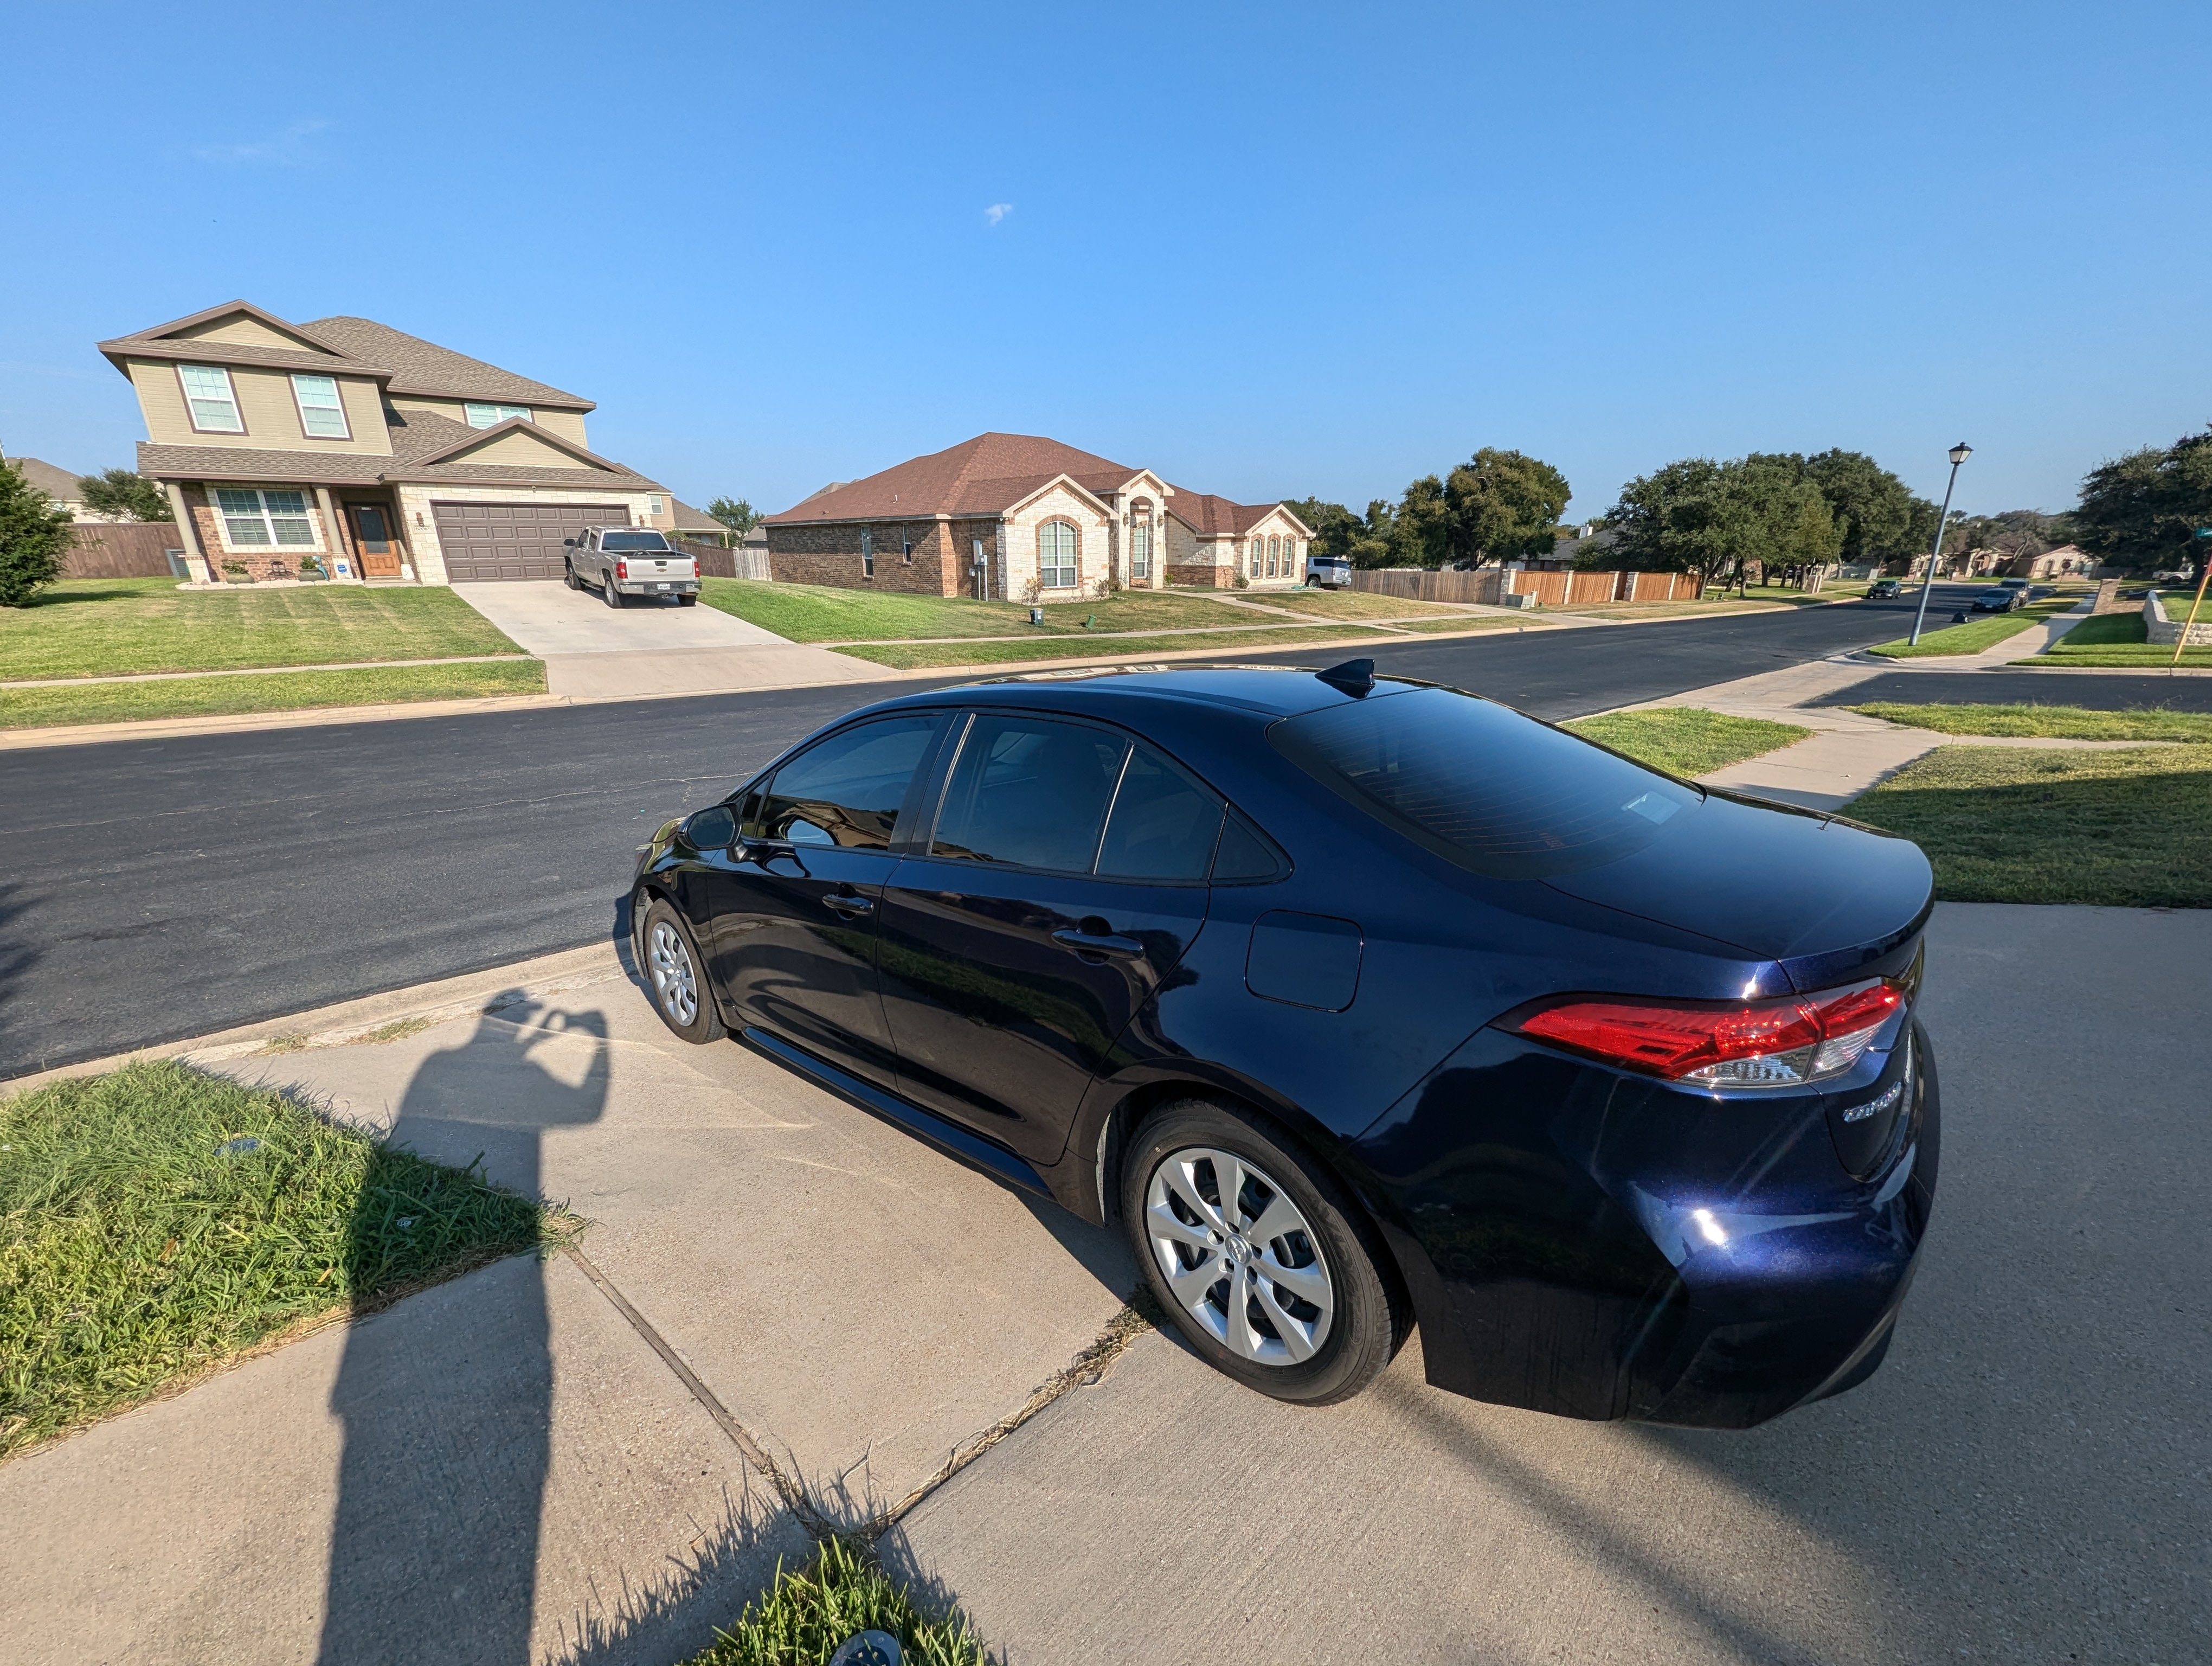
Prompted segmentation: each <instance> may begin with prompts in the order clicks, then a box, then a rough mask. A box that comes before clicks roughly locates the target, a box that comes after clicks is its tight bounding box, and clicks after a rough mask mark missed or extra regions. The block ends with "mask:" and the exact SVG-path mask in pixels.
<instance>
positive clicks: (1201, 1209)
mask: <svg viewBox="0 0 2212 1666" xmlns="http://www.w3.org/2000/svg"><path fill="white" fill-rule="evenodd" d="M1224 1161H1226V1162H1228V1163H1232V1164H1235V1165H1236V1167H1237V1170H1238V1174H1237V1178H1239V1179H1240V1180H1241V1181H1242V1184H1240V1185H1239V1186H1238V1188H1237V1195H1238V1203H1239V1208H1238V1211H1237V1213H1238V1219H1237V1222H1236V1225H1237V1229H1238V1230H1237V1231H1235V1232H1233V1233H1228V1234H1225V1233H1224V1232H1223V1231H1221V1230H1220V1229H1221V1227H1222V1226H1223V1225H1224V1224H1225V1217H1224V1216H1223V1214H1222V1213H1221V1210H1220V1199H1219V1193H1220V1189H1221V1182H1222V1176H1221V1173H1220V1167H1221V1165H1222V1164H1223V1163H1224ZM1209 1193H1210V1194H1211V1195H1209ZM1285 1206H1287V1207H1285ZM1255 1211H1256V1213H1255ZM1271 1216H1272V1217H1273V1220H1274V1224H1275V1225H1276V1226H1277V1227H1278V1228H1279V1230H1278V1231H1273V1232H1270V1233H1269V1234H1268V1236H1267V1237H1266V1238H1265V1239H1257V1238H1256V1235H1255V1237H1246V1236H1245V1234H1246V1233H1247V1232H1249V1231H1251V1230H1252V1229H1254V1228H1260V1229H1261V1230H1265V1228H1266V1225H1267V1221H1268V1219H1269V1217H1271ZM1121 1219H1122V1223H1123V1225H1124V1226H1125V1227H1126V1228H1127V1231H1128V1235H1129V1244H1130V1248H1131V1249H1133V1251H1134V1253H1135V1255H1136V1257H1137V1261H1138V1263H1139V1265H1140V1266H1141V1267H1142V1268H1144V1272H1145V1280H1146V1284H1147V1286H1149V1287H1150V1288H1151V1290H1152V1296H1153V1298H1154V1299H1155V1300H1157V1301H1158V1303H1159V1304H1160V1305H1161V1307H1162V1308H1163V1309H1164V1310H1166V1312H1167V1313H1168V1315H1169V1316H1170V1318H1171V1319H1172V1320H1173V1321H1174V1322H1175V1325H1176V1329H1177V1330H1178V1331H1180V1332H1181V1333H1182V1336H1183V1339H1184V1341H1187V1342H1188V1344H1189V1345H1190V1347H1192V1349H1193V1350H1194V1351H1195V1352H1196V1353H1197V1354H1198V1355H1199V1357H1200V1359H1204V1360H1205V1361H1206V1363H1207V1364H1208V1365H1212V1366H1213V1368H1214V1369H1215V1370H1217V1371H1220V1372H1222V1373H1223V1374H1224V1375H1225V1376H1228V1377H1234V1378H1235V1379H1236V1380H1237V1382H1239V1383H1243V1384H1244V1385H1245V1387H1247V1388H1249V1389H1257V1390H1258V1391H1259V1392H1260V1393H1261V1394H1264V1395H1269V1396H1271V1397H1273V1398H1274V1399H1277V1400H1284V1401H1288V1402H1291V1403H1293V1404H1296V1405H1304V1406H1328V1405H1333V1404H1334V1403H1336V1402H1339V1401H1343V1400H1349V1399H1351V1398H1352V1396H1353V1395H1356V1394H1358V1393H1359V1392H1360V1390H1362V1389H1364V1388H1366V1386H1367V1385H1368V1384H1369V1383H1372V1382H1373V1381H1374V1380H1375V1378H1376V1377H1377V1376H1379V1375H1380V1374H1381V1373H1382V1371H1383V1367H1384V1366H1386V1365H1389V1363H1390V1359H1391V1357H1392V1356H1393V1355H1394V1354H1395V1353H1397V1351H1398V1346H1399V1344H1400V1343H1401V1342H1402V1341H1404V1340H1405V1337H1406V1334H1407V1329H1408V1328H1409V1320H1410V1314H1409V1310H1408V1308H1407V1303H1406V1300H1405V1298H1404V1297H1403V1295H1402V1294H1401V1292H1399V1291H1398V1289H1397V1288H1396V1286H1395V1280H1394V1279H1393V1278H1392V1277H1391V1276H1390V1274H1389V1271H1388V1270H1387V1269H1389V1265H1390V1263H1389V1252H1388V1251H1387V1250H1385V1249H1383V1244H1382V1242H1381V1239H1380V1237H1378V1235H1377V1234H1376V1231H1375V1229H1374V1226H1373V1225H1372V1224H1371V1223H1370V1221H1369V1220H1368V1219H1367V1216H1366V1214H1365V1213H1364V1211H1363V1210H1362V1209H1361V1208H1360V1207H1359V1205H1358V1203H1357V1202H1356V1201H1353V1199H1352V1195H1351V1194H1350V1193H1349V1192H1348V1191H1347V1190H1346V1189H1345V1187H1344V1186H1343V1184H1342V1183H1340V1181H1338V1180H1337V1178H1336V1177H1334V1175H1332V1174H1331V1173H1329V1171H1328V1170H1327V1169H1326V1168H1324V1167H1323V1166H1322V1164H1319V1163H1317V1162H1316V1161H1315V1160H1314V1159H1313V1158H1310V1157H1309V1156H1307V1155H1306V1154H1305V1153H1304V1152H1302V1151H1300V1150H1299V1149H1298V1148H1297V1145H1296V1143H1295V1142H1294V1141H1293V1140H1291V1138H1290V1137H1289V1136H1288V1134H1285V1133H1284V1132H1283V1131H1282V1130H1281V1129H1279V1128H1277V1127H1276V1126H1275V1125H1273V1123H1271V1122H1268V1121H1267V1120H1266V1119H1264V1118H1262V1117H1261V1116H1256V1115H1255V1114H1252V1113H1250V1112H1247V1111H1243V1110H1233V1109H1231V1108H1230V1107H1228V1106H1225V1105H1220V1104H1213V1103H1212V1102H1211V1101H1209V1100H1204V1099H1184V1100H1178V1101H1176V1102H1175V1103H1173V1104H1167V1105H1164V1106H1163V1107H1161V1109H1160V1110H1158V1112H1156V1113H1155V1114H1154V1115H1152V1116H1150V1117H1148V1118H1147V1119H1146V1121H1145V1122H1143V1123H1142V1124H1141V1125H1140V1126H1139V1128H1137V1130H1136V1131H1135V1133H1134V1134H1133V1135H1132V1136H1131V1137H1130V1141H1129V1146H1128V1150H1127V1155H1126V1157H1125V1158H1124V1161H1123V1163H1122V1165H1121ZM1171 1258H1172V1260H1173V1262H1174V1264H1175V1266H1176V1269H1177V1271H1176V1274H1175V1275H1173V1276H1171V1275H1170V1271H1169V1266H1170V1259H1171ZM1209 1271H1214V1272H1218V1273H1219V1274H1221V1276H1220V1277H1219V1278H1218V1279H1216V1280H1212V1281H1211V1282H1205V1283H1201V1280H1204V1279H1205V1275H1206V1273H1207V1272H1209ZM1255 1274H1256V1276H1255ZM1283 1274H1291V1275H1293V1276H1291V1277H1283V1276H1281V1275H1283ZM1238 1294H1241V1295H1242V1296H1243V1314H1242V1316H1241V1322H1237V1321H1233V1320H1232V1319H1231V1316H1230V1306H1231V1300H1232V1298H1233V1297H1235V1296H1236V1295H1238Z"/></svg>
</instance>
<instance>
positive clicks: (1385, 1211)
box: [632, 660, 1937, 1427]
mask: <svg viewBox="0 0 2212 1666" xmlns="http://www.w3.org/2000/svg"><path fill="white" fill-rule="evenodd" d="M1930 885H1931V879H1930V874H1929V866H1928V863H1927V860H1926V859H1925V858H1924V857H1923V856H1922V854H1920V851H1919V850H1918V848H1916V847H1915V846H1913V845H1912V844H1911V843H1909V842H1905V841H1904V840H1902V839H1897V838H1893V837H1890V836H1887V835H1885V834H1882V833H1880V832H1877V831H1875V830H1872V829H1870V828H1864V827H1860V826H1857V825H1855V824H1852V823H1850V822H1847V821H1843V820H1840V819H1838V818H1835V817H1832V816H1826V815H1820V814H1816V813H1813V812H1805V811H1799V810H1792V809H1786V808H1782V807H1778V806H1773V805H1768V804H1763V803H1760V802H1758V801H1756V800H1749V799H1745V798H1741V797H1739V796H1736V795H1735V794H1732V793H1726V792H1723V791H1720V790H1717V789H1715V788H1711V787H1696V786H1692V785H1690V784H1688V783H1686V782H1684V781H1678V780H1676V779H1674V777H1672V776H1670V775H1664V774H1662V773H1660V772H1658V771H1656V770H1654V769H1648V768H1645V767H1644V766H1643V765H1641V764H1638V763H1632V762H1630V761H1629V760H1628V759H1626V758H1625V757H1620V755H1618V754H1616V753H1614V752H1612V751H1607V749H1605V748H1604V747H1601V746H1597V745H1592V744H1590V743H1589V742H1588V741H1585V740H1582V739H1578V738H1577V737H1575V736H1573V735H1571V734H1568V733H1565V732H1564V731H1561V730H1559V729H1556V728H1553V727H1551V726H1549V725H1548V724H1545V723H1541V722H1538V721H1535V720H1534V719H1532V718H1528V717H1526V716H1523V715H1522V714H1520V713H1518V712H1516V711H1514V710H1512V709H1511V708H1508V707H1505V706H1502V705H1498V704H1497V703H1495V702H1492V701H1488V700H1485V699H1482V698H1480V697H1478V696H1474V695H1470V694H1465V693H1462V692H1460V691H1458V690H1452V689H1447V688H1439V687H1434V686H1431V685H1427V684H1419V683H1413V682H1407V681H1401V680H1397V679H1393V678H1375V677H1374V676H1373V672H1372V666H1371V664H1370V662H1367V661H1364V660H1362V661H1354V662H1352V664H1350V665H1348V666H1339V667H1337V668H1335V669H1334V670H1333V671H1328V672H1320V673H1312V672H1296V671H1285V670H1273V669H1258V668H1247V667H1225V668H1218V669H1182V668H1177V669H1170V670H1143V669H1138V670H1132V671H1127V672H1102V673H1087V672H1086V673H1078V674H1075V675H1073V676H1068V675H1060V676H1046V677H1040V678H1011V679H1007V680H1003V681H998V682H990V683H983V684H975V685H971V686H969V687H964V688H956V689H943V690H933V691H932V692H929V693H926V694H917V695H911V696H906V697H903V698H901V699H897V700H892V701H888V702H884V703H883V704H880V705H876V706H871V707H869V708H866V709H865V710H862V711H858V712H855V713H854V714H851V715H850V716H848V717H847V718H844V719H843V720H842V721H839V722H838V723H836V724H835V725H833V726H831V727H829V728H828V729H826V730H824V731H823V732H822V733H818V734H817V735H815V736H813V737H811V738H810V739H807V740H806V741H805V742H803V743H802V744H801V745H799V746H797V747H795V748H793V750H792V751H790V752H788V753H787V754H786V755H785V756H784V757H782V758H781V759H779V760H778V761H777V762H776V763H774V764H773V765H771V766H770V767H769V769H767V770H765V771H763V773H762V775H760V776H759V777H758V778H757V779H756V780H754V781H751V782H750V783H748V784H747V785H746V786H745V787H743V788H741V789H740V790H738V792H736V793H732V794H731V795H730V797H729V798H728V799H726V800H724V801H723V802H721V803H720V804H717V805H714V806H709V807H708V808H707V809H704V810H701V811H699V812H696V813H695V814H693V815H692V816H690V818H687V819H685V820H684V821H683V822H681V823H671V824H669V825H668V826H667V827H665V828H664V829H663V830H661V831H660V833H659V835H658V836H656V837H655V839H654V840H653V843H652V844H651V845H649V846H647V848H646V849H645V851H644V852H643V854H642V856H641V863H640V867H639V873H638V879H637V886H636V891H635V895H634V897H633V899H632V901H633V910H632V918H633V921H634V922H635V923H634V931H635V946H636V949H637V952H638V957H639V960H640V963H641V966H642V967H643V969H644V970H645V971H646V972H647V974H648V975H649V976H650V978H651V981H652V984H653V989H654V991H655V994H656V997H657V1000H658V1004H659V1010H660V1012H661V1014H662V1016H663V1018H665V1020H666V1022H667V1023H668V1025H670V1027H671V1029H673V1030H674V1031H676V1033H677V1034H678V1035H679V1036H681V1037H684V1038H685V1039H686V1040H689V1041H693V1042H701V1043H704V1042H710V1041H714V1040H718V1039H720V1038H721V1037H724V1036H726V1034H728V1033H729V1032H731V1031H736V1032H737V1033H738V1034H739V1035H740V1036H741V1037H743V1039H744V1041H746V1042H747V1043H750V1045H752V1046H753V1047H755V1048H757V1049H759V1050H760V1051H761V1052H763V1053H765V1054H766V1055H769V1056H770V1057H772V1058H774V1059H775V1060H778V1061H781V1062H782V1063H783V1064H784V1065H786V1066H787V1067H790V1068H791V1069H793V1070H795V1071H799V1072H801V1073H805V1075H807V1076H809V1077H811V1078H812V1079H814V1080H816V1081H817V1082H818V1083H820V1084H822V1085H824V1086H826V1087H828V1088H829V1089H831V1090H833V1091H836V1092H838V1093H840V1094H842V1095H843V1096H845V1097H847V1098H848V1099H850V1100H853V1101H854V1102H855V1103H857V1104H860V1105H862V1106H864V1107H866V1109H868V1110H872V1111H873V1112H875V1113H876V1114H877V1115H878V1116H883V1117H885V1118H887V1119H889V1120H890V1121H891V1122H895V1123H897V1124H898V1125H900V1126H901V1127H902V1128H907V1129H908V1130H910V1131H912V1132H913V1133H915V1134H919V1135H921V1136H922V1137H923V1138H925V1139H927V1140H932V1141H933V1142H935V1143H936V1144H937V1145H939V1146H941V1147H943V1148H945V1150H947V1151H950V1152H953V1153H956V1154H957V1155H958V1156H959V1157H961V1158H963V1159H965V1160H966V1161H968V1162H969V1163H971V1164H975V1165H977V1166H979V1167H981V1168H982V1169H984V1170H987V1171H988V1172H990V1173H992V1174H993V1175H995V1176H997V1177H999V1178H1000V1179H1001V1180H1002V1181H1004V1182H1005V1183H1007V1184H1009V1185H1012V1186H1014V1187H1017V1188H1019V1189H1022V1190H1024V1191H1026V1192H1030V1193H1033V1194H1036V1195H1040V1196H1044V1197H1050V1198H1053V1199H1055V1200H1057V1201H1059V1202H1060V1203H1061V1204H1064V1205H1065V1206H1066V1207H1068V1208H1070V1209H1072V1210H1073V1211H1074V1212H1075V1213H1077V1214H1079V1215H1080V1216H1082V1217H1083V1218H1085V1219H1087V1220H1091V1221H1094V1222H1102V1223H1103V1222H1107V1221H1110V1220H1114V1219H1119V1220H1120V1221H1121V1223H1122V1225H1123V1226H1124V1228H1125V1229H1126V1230H1127V1233H1128V1236H1129V1240H1130V1243H1131V1244H1132V1246H1133V1249H1134V1251H1135V1253H1136V1256H1137V1258H1138V1260H1139V1263H1140V1264H1141V1265H1142V1266H1143V1268H1144V1270H1145V1274H1146V1278H1147V1279H1148V1280H1149V1281H1150V1283H1151V1286H1152V1293H1153V1294H1154V1295H1155V1296H1156V1297H1157V1298H1158V1301H1159V1303H1160V1304H1161V1306H1162V1307H1163V1308H1164V1310H1166V1311H1167V1312H1168V1313H1169V1314H1170V1315H1171V1316H1173V1318H1174V1321H1175V1322H1176V1324H1177V1325H1178V1326H1179V1327H1180V1329H1181V1330H1182V1335H1184V1337H1185V1338H1186V1339H1187V1340H1188V1342H1189V1344H1190V1346H1191V1347H1193V1348H1194V1349H1195V1350H1196V1351H1197V1352H1198V1353H1200V1355H1202V1356H1203V1357H1204V1358H1205V1359H1208V1360H1209V1361H1211V1362H1212V1364H1214V1365H1217V1366H1218V1367H1219V1368H1220V1369H1221V1370H1222V1371H1225V1372H1227V1373H1229V1374H1230V1375H1231V1376H1232V1377H1237V1379H1238V1380H1240V1381H1242V1382H1243V1383H1248V1384H1249V1385H1250V1386H1251V1387H1253V1388H1255V1389H1260V1390H1261V1392H1263V1393H1266V1394H1270V1395H1275V1396H1277V1397H1279V1398H1280V1399H1284V1400H1290V1401H1297V1402H1306V1403H1312V1404H1320V1403H1326V1402H1330V1401H1335V1400H1340V1399H1343V1398H1346V1396H1349V1395H1353V1394H1356V1393H1358V1391H1359V1390H1360V1389H1363V1388H1364V1387H1365V1386H1366V1385H1367V1384H1368V1383H1370V1382H1371V1381H1373V1380H1374V1378H1375V1377H1376V1374H1377V1373H1378V1372H1379V1371H1382V1370H1383V1366H1384V1365H1387V1364H1388V1363H1389V1359H1390V1358H1391V1356H1392V1354H1393V1353H1395V1351H1396V1349H1397V1348H1398V1347H1399V1346H1400V1344H1401V1342H1402V1341H1404V1340H1405V1338H1406V1336H1407V1334H1408V1333H1409V1332H1410V1330H1411V1329H1412V1328H1413V1325H1414V1324H1415V1323H1416V1322H1418V1323H1419V1326H1420V1329H1421V1336H1422V1357H1423V1359H1424V1361H1425V1365H1426V1369H1427V1371H1428V1376H1429V1380H1430V1381H1431V1383H1435V1384H1437V1386H1438V1387H1441V1388H1445V1389H1452V1390H1455V1392H1458V1393H1461V1394H1465V1395H1473V1396H1474V1397H1475V1398H1477V1399H1480V1400H1486V1401H1492V1402H1498V1403H1500V1404H1504V1405H1511V1406H1522V1407H1528V1408H1534V1409H1536V1410H1539V1411H1546V1412H1553V1413H1558V1414H1564V1415H1567V1416H1572V1417H1583V1418H1643V1419H1649V1420H1655V1421H1658V1422H1663V1423H1674V1424H1687V1425H1702V1426H1723V1427H1744V1426H1749V1425H1751V1424H1754V1423H1758V1422H1759V1421H1761V1420H1765V1419H1766V1418H1770V1417H1772V1416H1774V1415H1775V1414H1778V1413H1780V1412H1784V1411H1787V1410H1789V1409H1790V1408H1791V1407H1793V1406H1799V1405H1802V1404H1804V1403H1806V1402H1808V1401H1813V1400H1818V1399H1820V1398H1821V1397H1823V1396H1825V1395H1832V1394H1835V1393H1837V1392H1838V1391H1840V1390H1842V1389H1847V1388H1850V1387H1851V1386H1852V1385H1854V1384H1855V1383H1859V1382H1861V1381H1863V1380H1864V1379H1865V1378H1866V1377H1868V1376H1869V1375H1870V1374H1871V1373H1872V1372H1873V1371H1874V1370H1875V1367H1876V1366H1877V1365H1879V1364H1880V1362H1881V1358H1882V1355H1883V1353H1884V1352H1885V1351H1886V1350H1887V1347H1888V1346H1889V1340H1890V1335H1891V1331H1892V1328H1893V1325H1894V1323H1895V1322H1896V1318H1897V1313H1898V1309H1899V1304H1900V1303H1901V1301H1902V1300H1903V1298H1904V1295H1905V1287H1906V1286H1907V1284H1908V1283H1909V1282H1910V1281H1911V1274H1912V1268H1913V1262H1914V1257H1915V1256H1916V1254H1917V1251H1918V1249H1919V1246H1920V1241H1921V1237H1922V1234H1923V1231H1925V1229H1926V1226H1927V1223H1928V1217H1929V1207H1930V1205H1931V1202H1932V1200H1933V1196H1934V1190H1935V1184H1936V1151H1937V1139H1936V1128H1937V1110H1936V1069H1935V1061H1934V1058H1933V1056H1932V1055H1931V1054H1930V1052H1929V1046H1928V1041H1927V1037H1926V1036H1925V1034H1924V1033H1923V1031H1921V1029H1920V1028H1919V1026H1918V1025H1917V1022H1916V1021H1915V1018H1914V1016H1913V1006H1914V1003H1915V1000H1916V998H1917V994H1918V989H1919V982H1920V973H1921V933H1922V928H1923V924H1924V922H1925V921H1926V919H1927V917H1928V911H1929V897H1930Z"/></svg>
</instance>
